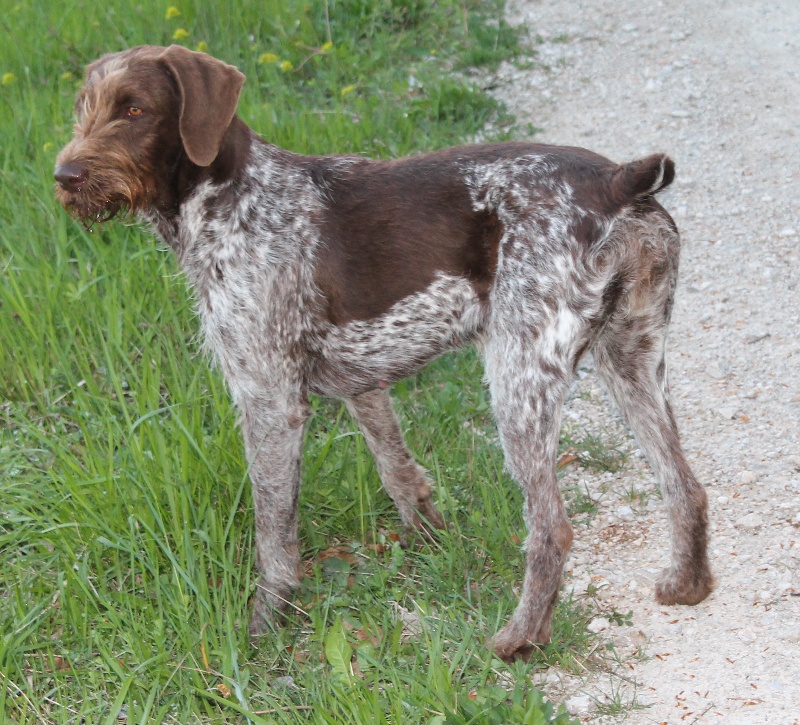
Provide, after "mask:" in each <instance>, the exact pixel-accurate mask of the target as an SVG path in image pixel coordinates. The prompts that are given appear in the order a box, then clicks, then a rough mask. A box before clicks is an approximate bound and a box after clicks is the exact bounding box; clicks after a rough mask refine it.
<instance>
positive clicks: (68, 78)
mask: <svg viewBox="0 0 800 725" xmlns="http://www.w3.org/2000/svg"><path fill="white" fill-rule="evenodd" d="M61 80H62V81H71V80H72V73H71V72H70V71H67V72H66V73H62V74H61Z"/></svg>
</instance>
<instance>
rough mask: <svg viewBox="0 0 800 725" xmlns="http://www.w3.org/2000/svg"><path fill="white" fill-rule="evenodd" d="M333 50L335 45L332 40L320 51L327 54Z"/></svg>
mask: <svg viewBox="0 0 800 725" xmlns="http://www.w3.org/2000/svg"><path fill="white" fill-rule="evenodd" d="M332 49H333V43H332V42H331V41H330V40H329V41H328V42H327V43H325V45H323V46H322V47H321V48H320V50H321V51H322V52H323V53H327V52H328V51H329V50H332Z"/></svg>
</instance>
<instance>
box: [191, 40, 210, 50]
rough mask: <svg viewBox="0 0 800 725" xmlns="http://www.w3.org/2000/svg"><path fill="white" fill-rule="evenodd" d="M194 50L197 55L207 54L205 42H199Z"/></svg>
mask: <svg viewBox="0 0 800 725" xmlns="http://www.w3.org/2000/svg"><path fill="white" fill-rule="evenodd" d="M194 49H195V50H196V51H197V52H198V53H208V43H206V41H205V40H201V41H200V42H199V43H198V44H197V45H196V46H195V47H194Z"/></svg>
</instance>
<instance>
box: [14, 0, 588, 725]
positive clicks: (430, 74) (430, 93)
mask: <svg viewBox="0 0 800 725" xmlns="http://www.w3.org/2000/svg"><path fill="white" fill-rule="evenodd" d="M177 7H178V9H179V11H180V15H178V16H175V17H171V18H169V19H166V15H167V3H163V4H155V3H152V2H136V3H123V2H120V1H119V0H110V1H109V2H106V3H103V4H101V5H100V6H97V5H96V4H90V3H86V2H83V1H82V0H69V1H68V2H59V3H56V2H54V1H53V0H41V1H40V2H33V1H32V0H26V1H24V2H18V3H16V4H14V3H13V2H12V3H11V5H10V6H9V7H8V8H6V9H5V10H4V12H3V18H2V19H1V20H0V36H1V37H2V41H0V76H2V78H3V84H2V85H0V167H1V168H2V178H3V183H2V184H0V720H3V721H5V722H11V723H41V722H45V723H80V722H86V723H114V722H121V721H124V720H127V722H129V723H139V722H162V721H163V722H173V723H192V722H208V723H212V722H216V723H222V722H253V723H262V722H267V723H296V722H309V723H343V724H344V723H383V722H385V723H404V724H405V723H437V724H438V723H458V724H461V723H464V724H466V723H508V722H515V723H516V722H520V723H523V722H525V723H527V722H530V723H545V722H550V721H551V720H553V721H557V722H559V723H563V722H566V716H565V715H563V714H561V715H558V714H557V713H555V712H554V711H553V707H552V705H551V704H549V703H545V702H543V701H542V700H541V696H540V694H539V693H538V692H536V691H535V690H534V689H533V688H531V687H530V685H529V676H530V673H531V671H532V668H536V667H542V666H545V665H549V664H560V665H561V666H564V667H572V666H574V665H575V663H576V662H577V661H579V660H580V658H581V656H582V653H584V652H586V651H587V635H586V633H585V629H584V624H585V620H586V618H587V616H588V614H587V613H586V612H584V611H583V609H582V608H581V607H580V606H579V605H578V604H576V603H574V602H571V601H565V602H562V603H561V604H560V605H559V610H558V613H557V616H556V623H555V627H556V632H555V637H554V644H552V645H551V646H550V647H548V648H546V649H545V650H544V651H542V652H541V653H540V655H539V656H538V657H537V659H536V660H535V661H534V662H532V663H530V664H515V665H512V666H506V665H503V664H502V663H500V662H499V661H497V660H495V659H493V658H492V656H491V654H490V652H489V650H488V649H487V647H486V642H487V640H488V638H489V637H490V636H491V635H492V634H494V633H495V632H496V631H497V629H498V628H499V627H500V626H501V625H502V623H503V622H504V621H505V620H506V619H507V617H508V616H509V614H510V613H511V611H512V610H513V607H514V605H515V603H516V596H515V594H514V591H513V588H514V586H515V585H517V584H518V583H519V579H520V577H521V573H522V555H521V552H520V547H519V544H518V541H519V539H520V538H522V537H524V531H523V523H522V517H521V513H520V510H521V496H520V493H519V491H518V490H517V488H516V486H515V485H514V484H513V482H511V481H510V480H508V478H507V477H506V476H505V475H504V473H503V471H502V458H501V454H500V451H499V450H498V448H497V447H496V445H494V444H492V442H491V440H492V436H493V434H494V433H493V427H492V423H491V419H490V414H489V409H488V405H487V401H486V396H485V392H484V390H483V387H482V385H481V370H480V365H479V362H478V360H477V357H476V356H475V354H474V353H466V354H462V355H460V356H451V357H447V358H445V359H443V360H441V361H440V362H438V363H437V364H436V365H434V366H432V367H431V368H429V369H428V370H426V371H425V372H423V373H422V374H421V375H419V376H418V377H416V378H414V379H412V380H409V381H407V382H404V383H401V384H399V385H397V386H396V388H395V396H396V399H397V401H398V404H399V408H400V410H401V413H402V417H403V424H404V428H405V429H407V430H408V433H409V443H410V445H411V447H412V448H413V450H414V451H415V452H416V453H417V455H418V457H419V458H420V460H421V461H422V462H424V463H425V464H426V465H427V466H428V467H429V468H430V470H431V472H432V475H433V477H434V479H435V481H436V485H437V491H436V498H437V501H438V503H439V505H440V507H441V508H442V510H443V511H444V513H445V515H446V517H447V518H448V521H449V529H448V531H446V532H445V533H443V534H442V536H441V539H440V540H439V541H438V542H437V543H436V544H434V545H430V544H426V545H424V546H422V547H421V548H419V549H415V550H411V551H403V550H402V549H400V548H399V546H398V544H397V541H396V540H397V530H398V525H399V521H398V518H397V515H396V514H395V512H394V510H393V508H392V506H391V502H390V501H389V499H388V498H387V497H386V495H385V494H384V493H383V492H382V491H381V490H380V487H379V481H378V478H377V475H376V472H375V468H374V465H373V463H372V461H371V459H370V457H369V455H368V453H367V451H366V448H365V445H364V442H363V440H362V438H361V437H360V435H358V434H357V433H356V432H355V430H354V428H353V427H352V425H351V423H350V421H349V420H348V419H347V417H346V415H344V414H343V411H342V409H341V406H340V405H339V404H337V403H332V402H330V401H314V406H315V413H316V414H315V416H314V418H313V420H312V423H311V425H310V428H309V431H308V435H307V445H306V456H305V461H304V487H303V494H302V497H301V502H300V509H301V523H300V530H301V537H302V541H303V546H304V550H303V557H304V560H305V562H306V565H307V576H306V578H305V580H304V583H303V586H302V588H301V590H300V591H299V592H298V593H297V598H296V602H295V604H296V607H297V610H296V611H294V612H293V613H292V614H290V615H289V617H288V620H287V622H286V624H285V626H284V627H282V628H280V629H276V631H275V632H274V634H273V635H272V636H270V637H267V638H265V639H264V640H263V642H261V643H260V644H259V646H258V647H257V648H253V647H251V646H250V644H249V643H248V639H247V635H246V623H247V619H248V612H249V605H248V599H249V597H250V596H251V594H252V592H253V589H254V585H255V574H254V570H253V559H252V553H251V543H252V525H253V522H252V508H251V499H250V491H249V482H248V480H247V475H246V467H245V463H244V456H243V452H242V446H241V442H240V439H239V434H238V431H237V430H236V415H235V412H234V411H233V409H232V407H231V405H230V402H229V400H228V396H227V394H226V391H225V389H224V385H223V384H222V382H221V380H220V378H219V376H218V375H217V374H216V373H214V372H212V371H210V370H209V367H208V365H207V364H206V361H205V360H204V359H203V358H202V356H201V355H200V354H199V351H198V350H199V347H198V344H197V340H196V330H197V323H196V320H195V318H194V315H193V312H192V303H191V298H190V295H189V293H188V292H187V290H186V288H185V285H184V284H183V282H182V280H181V279H180V278H179V275H178V274H177V269H176V266H175V262H174V259H173V258H172V257H171V256H170V255H169V254H165V253H164V252H163V251H161V250H159V249H158V248H157V246H156V245H155V244H154V243H153V241H152V239H150V238H149V237H148V235H147V234H146V233H144V232H143V231H142V230H141V229H139V228H137V227H128V226H125V225H123V224H121V223H114V224H110V225H107V226H105V227H96V228H95V231H94V232H93V233H89V232H87V231H86V230H84V229H83V227H82V226H81V225H80V224H78V223H76V222H74V221H72V220H71V219H69V218H68V217H67V215H66V214H65V213H64V212H63V211H62V210H61V209H59V208H57V206H56V204H55V202H54V201H53V195H52V191H53V190H52V177H51V174H52V168H53V163H54V158H55V154H56V152H57V149H58V148H60V146H61V145H63V144H64V143H65V142H66V141H67V140H68V138H69V136H70V133H71V109H72V103H73V97H74V93H75V90H76V88H77V86H78V84H79V83H80V77H81V73H82V70H81V69H82V66H83V65H84V64H85V63H86V62H88V61H90V60H92V59H94V58H95V57H97V56H98V55H100V54H101V53H104V52H110V51H114V50H118V49H121V48H124V47H128V46H131V45H134V44H138V43H152V44H167V43H169V42H171V39H172V37H173V35H174V34H175V33H176V31H177V30H178V29H179V28H182V29H184V30H185V31H186V32H187V33H188V35H187V36H185V37H184V38H183V40H182V41H181V42H183V43H184V44H186V45H187V46H189V47H192V48H194V47H197V44H198V43H205V44H207V47H208V50H209V52H211V53H213V54H215V55H217V56H219V57H221V58H223V59H225V60H226V61H228V62H231V63H234V64H236V65H238V66H239V67H240V68H242V70H243V71H244V72H245V73H246V74H247V76H248V81H247V84H246V86H245V90H244V93H243V96H242V100H241V103H240V108H239V112H240V115H241V116H242V117H243V118H244V119H245V120H246V121H247V122H248V123H250V125H252V126H253V127H254V128H256V129H257V130H258V131H259V132H261V133H262V134H263V135H264V136H265V137H266V138H268V139H269V140H270V141H273V142H275V143H278V144H280V145H282V146H285V147H287V148H290V149H292V150H294V151H298V152H308V153H317V152H352V151H354V152H360V153H361V152H363V153H367V154H371V155H378V156H384V157H388V156H396V155H401V154H405V153H412V152H418V151H423V150H429V149H434V148H438V147H442V146H445V145H448V144H452V143H457V142H461V141H465V140H468V139H469V138H470V137H471V136H473V135H474V134H476V133H478V132H480V131H481V130H482V129H483V128H484V127H485V126H486V124H487V123H489V122H491V123H492V127H493V128H494V129H499V131H498V132H497V135H498V137H504V136H507V135H511V134H513V128H512V127H511V126H509V123H510V119H509V118H508V117H507V116H506V114H505V112H504V110H503V109H502V107H500V106H499V105H498V104H497V103H496V102H494V101H492V100H491V99H490V98H488V97H487V96H485V95H484V94H482V93H481V92H480V91H478V90H476V89H474V88H472V87H470V86H469V85H468V84H466V83H465V82H462V81H460V80H458V78H457V77H453V76H452V75H451V74H448V71H449V69H451V68H462V67H465V65H467V64H470V63H482V64H484V65H485V66H487V67H490V68H491V67H492V66H493V65H496V64H497V63H498V62H499V60H501V59H502V58H507V57H511V56H512V55H513V54H515V53H519V52H520V48H519V45H518V34H515V33H514V32H513V31H512V30H511V29H509V28H508V26H506V25H505V24H503V23H499V24H498V23H497V22H496V21H497V18H498V17H500V12H501V7H500V6H497V5H483V4H482V5H476V4H475V3H474V2H462V1H459V0H441V1H440V2H438V3H433V2H425V1H423V0H330V2H329V3H328V4H327V8H326V3H323V2H314V3H303V2H297V1H294V0H290V1H288V2H286V1H284V2H277V0H275V1H271V0H266V1H265V2H249V1H248V2H237V3H233V4H231V5H230V6H229V4H228V3H225V2H221V1H219V2H208V3H197V4H189V3H185V2H184V3H178V4H177ZM179 35H180V33H179ZM286 61H288V63H290V64H291V69H288V68H289V66H288V65H287V64H286V63H285V62H286ZM282 64H283V68H284V69H283V70H282ZM465 422H467V423H468V425H466V426H465ZM404 612H405V613H406V618H407V619H408V618H411V619H413V620H414V622H415V625H414V626H413V627H411V626H409V624H408V621H406V624H405V626H404V624H403V620H402V618H401V617H400V616H399V615H400V614H402V613H404Z"/></svg>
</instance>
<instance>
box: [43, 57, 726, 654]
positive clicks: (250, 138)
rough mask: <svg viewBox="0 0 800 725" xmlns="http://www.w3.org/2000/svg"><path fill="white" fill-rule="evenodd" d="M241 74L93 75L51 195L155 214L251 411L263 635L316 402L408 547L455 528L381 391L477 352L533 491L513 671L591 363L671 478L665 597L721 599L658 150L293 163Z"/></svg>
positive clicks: (563, 536) (559, 557) (543, 569)
mask: <svg viewBox="0 0 800 725" xmlns="http://www.w3.org/2000/svg"><path fill="white" fill-rule="evenodd" d="M243 82H244V76H243V75H242V74H241V73H240V72H239V71H238V70H236V68H234V67H232V66H229V65H226V64H225V63H222V62H221V61H219V60H216V59H214V58H212V57H210V56H208V55H204V54H200V53H194V52H191V51H189V50H186V49H184V48H181V47H177V46H172V47H169V48H160V47H154V46H142V47H138V48H133V49H131V50H127V51H124V52H121V53H116V54H113V55H106V56H104V57H102V58H100V59H99V60H98V61H96V62H94V63H92V64H91V65H90V66H89V67H88V70H87V75H86V83H85V86H84V87H83V89H82V90H81V92H80V94H79V95H78V99H77V103H76V114H77V123H76V125H75V135H74V138H73V139H72V141H70V143H69V144H68V145H67V146H66V147H65V148H64V149H63V151H61V153H60V154H59V157H58V161H57V167H56V171H55V178H56V180H57V182H58V186H57V197H58V199H59V201H60V202H61V203H62V204H63V205H64V206H65V207H66V208H67V209H68V210H69V211H70V212H72V213H73V214H74V215H75V216H76V217H78V218H79V219H81V220H83V221H84V222H86V223H88V224H91V223H92V222H94V221H105V220H107V219H110V218H111V217H113V216H114V215H115V214H116V213H117V212H118V211H120V210H121V209H126V210H129V211H130V212H132V213H135V214H136V215H138V216H139V217H141V218H143V219H145V220H147V221H149V222H150V223H151V225H152V226H153V228H154V229H155V231H156V232H157V233H158V235H159V236H160V237H161V238H162V239H163V240H165V241H166V242H167V243H168V244H169V245H170V246H171V247H172V249H173V250H174V251H175V253H176V255H177V256H178V259H179V261H180V264H181V267H182V268H183V270H184V272H185V273H186V275H187V277H188V278H189V281H190V282H191V284H192V286H193V287H194V289H195V291H196V295H197V300H198V305H197V306H198V310H199V313H200V318H201V321H202V326H203V329H204V332H205V340H206V344H207V346H208V349H209V350H210V351H211V352H212V353H213V356H214V358H215V359H216V361H217V362H218V363H219V365H220V367H221V369H222V372H223V373H224V376H225V379H226V381H227V384H228V386H229V388H230V391H231V394H232V396H233V398H234V400H235V402H236V405H237V406H238V408H239V410H240V412H241V426H242V431H243V434H244V440H245V444H246V450H247V455H248V459H249V466H250V476H251V479H252V484H253V500H254V504H255V522H256V538H255V545H256V553H257V561H258V567H259V571H260V575H261V580H260V584H259V588H258V593H257V596H256V602H255V607H254V612H253V616H252V621H251V625H250V629H251V632H252V633H254V634H258V633H260V632H262V631H264V629H265V627H266V623H267V620H269V619H270V618H271V616H272V613H273V611H274V610H276V609H280V608H281V606H282V605H284V604H285V603H286V601H287V598H288V597H289V596H290V594H291V591H292V589H293V588H294V587H296V586H297V584H298V581H299V568H300V567H299V565H300V554H299V545H298V532H297V498H298V488H299V484H300V461H301V448H302V443H303V432H304V426H305V422H306V419H307V418H308V415H309V407H308V401H307V396H308V395H309V393H314V394H319V395H327V396H334V397H337V398H342V399H344V400H345V401H346V403H347V407H348V409H349V410H350V412H351V413H352V415H353V416H354V417H355V419H356V421H357V422H358V424H359V426H360V427H361V430H362V431H363V434H364V437H365V439H366V441H367V444H368V446H369V448H370V450H371V451H372V453H373V455H374V456H375V460H376V462H377V467H378V471H379V473H380V476H381V480H382V482H383V485H384V487H385V488H386V491H387V492H388V494H389V495H390V496H391V498H392V499H393V500H394V502H395V504H396V505H397V508H398V510H399V513H400V517H401V519H402V521H403V524H404V526H405V527H406V529H408V530H413V529H423V530H424V529H425V528H426V527H434V528H439V527H442V526H443V525H444V522H443V520H442V517H441V515H440V514H439V512H438V510H437V509H436V507H435V506H434V504H433V502H432V501H431V487H430V482H429V480H428V477H427V475H426V473H425V470H424V469H423V468H421V467H420V466H419V465H418V464H417V463H416V462H415V461H414V459H413V457H412V455H411V454H410V452H409V450H408V448H407V447H406V444H405V442H404V440H403V435H402V433H401V431H400V428H399V425H398V422H397V419H396V418H395V415H394V412H393V410H392V403H391V399H390V396H389V393H388V391H387V390H386V388H387V386H388V385H390V384H391V383H392V382H394V381H396V380H398V379H399V378H402V377H404V376H407V375H410V374H412V373H414V372H415V371H417V370H419V369H420V368H421V367H422V366H423V365H425V364H426V363H427V362H428V361H430V360H432V359H433V358H435V357H436V356H437V355H440V354H442V353H443V352H445V351H447V350H450V349H452V348H454V347H456V346H458V345H461V344H464V343H467V342H475V343H477V344H478V345H479V347H480V349H481V351H482V354H483V357H484V361H485V370H486V380H487V381H488V385H489V388H490V392H491V399H492V406H493V409H494V413H495V417H496V420H497V426H498V429H499V433H500V440H501V442H502V446H503V450H504V452H505V460H506V465H507V467H508V470H509V471H510V473H511V474H512V475H513V477H514V478H515V479H516V480H517V482H518V483H519V485H520V486H521V487H522V490H523V491H524V493H525V511H524V515H525V520H526V523H527V526H528V536H527V540H526V542H525V547H526V551H527V567H526V571H525V581H524V585H523V589H522V596H521V599H520V602H519V605H518V607H517V609H516V611H515V613H514V615H513V616H512V618H511V620H510V622H509V623H508V624H507V625H506V626H505V627H504V628H503V629H502V631H500V632H499V633H498V634H497V635H496V637H495V639H494V649H495V652H496V653H497V654H498V655H499V656H500V657H502V658H504V659H513V658H515V657H519V656H525V655H526V654H529V653H530V651H531V648H532V647H534V646H536V645H537V644H541V643H545V642H547V641H548V640H549V638H550V633H551V616H552V611H553V606H554V603H555V601H556V596H557V593H558V589H559V584H560V581H561V573H562V568H563V564H564V560H565V557H566V555H567V552H568V551H569V547H570V544H571V542H572V527H571V525H570V522H569V520H568V518H567V516H566V513H565V510H564V504H563V502H562V499H561V495H560V492H559V488H558V483H557V481H556V472H555V457H556V449H557V445H558V439H559V425H560V417H561V408H562V404H563V402H564V398H565V395H566V393H567V389H568V386H569V383H570V381H571V379H572V377H573V374H574V371H575V368H576V365H577V364H578V361H579V360H580V358H581V356H582V355H583V354H584V353H586V352H587V351H589V350H591V351H592V353H593V354H594V359H595V361H596V365H597V369H598V370H599V372H600V374H601V376H602V377H603V379H604V381H605V383H606V384H607V386H608V388H609V390H610V391H611V393H612V394H613V396H614V398H615V400H616V401H617V403H618V404H619V406H620V408H621V410H622V412H623V413H624V415H625V417H626V418H627V420H628V422H629V424H630V425H631V427H632V429H633V431H634V433H635V435H636V437H637V439H638V441H639V444H640V445H641V446H642V448H643V449H644V450H645V452H646V454H647V457H648V460H649V461H650V463H651V465H652V467H653V469H654V470H655V472H656V474H657V475H658V478H659V480H660V483H661V487H662V491H663V493H664V499H665V502H666V506H667V510H668V512H669V517H670V522H671V545H672V555H671V563H670V565H669V567H668V568H667V569H666V570H665V571H664V573H663V574H662V575H661V577H660V579H659V580H658V583H657V584H656V599H657V600H658V601H659V602H660V603H662V604H675V603H682V604H695V603H697V602H699V601H701V600H702V599H704V598H705V597H706V596H707V595H708V594H709V592H710V591H711V588H712V577H711V574H710V571H709V566H708V560H707V554H706V548H707V517H706V495H705V492H704V490H703V487H702V486H701V485H700V484H698V482H697V480H696V479H695V477H694V475H693V474H692V472H691V470H690V468H689V465H688V463H687V462H686V459H685V457H684V454H683V452H682V449H681V445H680V442H679V439H678V432H677V429H676V425H675V420H674V418H673V415H672V412H671V409H670V404H669V399H668V390H667V375H666V367H665V363H664V347H665V340H666V335H667V327H668V323H669V317H670V310H671V307H672V300H673V293H674V290H675V284H676V279H677V274H678V255H679V237H678V233H677V230H676V228H675V224H674V222H673V221H672V219H671V218H670V216H669V214H667V212H666V211H665V210H664V209H663V208H662V207H661V206H660V205H659V204H658V203H657V202H656V201H655V200H654V198H653V197H654V195H655V194H656V192H658V191H660V190H661V189H663V188H664V187H666V186H667V185H668V184H669V183H670V182H671V181H672V179H673V176H674V166H673V163H672V161H671V160H670V159H668V158H667V157H666V156H663V155H654V156H649V157H647V158H645V159H642V160H640V161H634V162H632V163H628V164H623V165H617V164H614V163H612V162H610V161H608V160H607V159H605V158H603V157H601V156H598V155H597V154H594V153H591V152H590V151H586V150H583V149H579V148H566V147H555V146H545V145H540V144H532V143H508V144H488V145H478V146H464V147H460V148H452V149H447V150H445V151H439V152H436V153H430V154H424V155H421V156H415V157H412V158H404V159H398V160H394V161H374V160H371V159H367V158H362V157H360V156H327V157H310V156H298V155H295V154H292V153H288V152H286V151H283V150H280V149H278V148H276V147H274V146H272V145H270V144H268V143H266V142H264V141H263V140H262V139H260V138H259V137H258V136H257V135H256V134H255V133H253V131H251V130H250V129H249V128H248V127H247V126H246V125H245V124H244V123H243V122H242V121H241V120H240V119H239V118H238V117H237V116H236V115H235V112H236V104H237V100H238V97H239V91H240V89H241V86H242V84H243Z"/></svg>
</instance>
